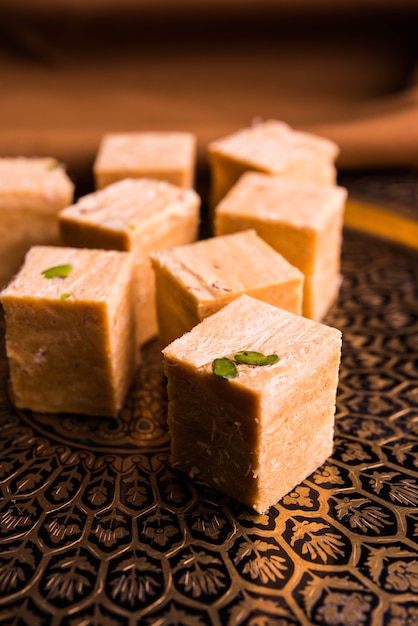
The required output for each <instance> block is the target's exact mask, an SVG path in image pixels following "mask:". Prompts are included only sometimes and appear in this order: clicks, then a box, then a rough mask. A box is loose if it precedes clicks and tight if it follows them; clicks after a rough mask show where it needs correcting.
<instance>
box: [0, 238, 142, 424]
mask: <svg viewBox="0 0 418 626" xmlns="http://www.w3.org/2000/svg"><path fill="white" fill-rule="evenodd" d="M133 290H134V283H133V256H132V255H131V253H129V252H118V251H106V250H77V249H74V248H64V247H55V246H35V247H33V248H31V249H30V250H29V252H28V253H27V255H26V258H25V262H24V264H23V266H22V268H21V270H20V271H19V273H18V274H17V276H16V277H15V278H14V279H13V280H12V281H11V282H10V283H9V285H8V286H7V287H6V288H5V289H4V290H3V291H2V292H1V294H0V299H1V302H2V304H3V308H4V312H5V319H6V351H7V357H8V361H9V366H10V379H11V386H12V396H13V398H12V399H13V402H14V404H15V405H16V406H17V407H18V408H21V409H30V410H33V411H40V412H47V413H49V412H52V413H57V412H63V413H82V414H89V415H99V416H116V415H117V413H118V411H119V410H120V409H121V407H122V405H123V402H124V399H125V396H126V394H127V392H128V389H129V387H130V385H131V383H132V381H133V377H134V374H135V371H136V367H137V363H138V353H137V350H136V348H135V342H134V341H132V337H134V333H135V319H134V312H133V306H132V302H133Z"/></svg>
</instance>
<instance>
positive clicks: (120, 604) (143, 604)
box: [0, 183, 418, 626]
mask: <svg viewBox="0 0 418 626" xmlns="http://www.w3.org/2000/svg"><path fill="white" fill-rule="evenodd" d="M417 184H418V183H417ZM342 274H343V283H342V285H341V290H340V295H339V300H338V302H336V303H335V305H334V306H333V307H332V309H331V310H330V312H329V314H328V315H327V317H326V319H325V322H326V323H329V324H330V325H332V326H335V327H337V328H340V329H341V330H342V332H343V345H342V361H341V375H340V381H339V387H338V395H337V411H336V422H335V437H334V449H333V454H332V455H331V456H330V457H329V458H328V459H327V460H326V462H325V463H324V464H323V465H322V466H320V467H318V468H317V469H316V470H315V471H314V472H313V474H312V475H311V476H309V477H307V478H306V479H305V480H304V481H303V482H301V483H300V484H298V485H295V486H294V487H293V489H291V491H290V492H289V493H287V494H285V495H284V497H283V498H282V499H281V500H280V502H278V503H277V505H275V506H272V507H271V508H270V510H269V511H267V512H266V513H264V514H258V513H255V512H254V511H253V510H252V509H250V508H249V507H246V506H244V505H242V504H240V503H238V502H235V501H234V500H233V498H231V497H229V496H228V497H226V496H224V495H223V494H221V493H219V492H217V491H216V490H214V489H211V488H209V487H207V486H204V485H202V484H200V483H199V482H197V481H194V480H191V479H190V478H189V477H187V476H184V475H183V474H181V473H180V472H178V471H177V470H175V469H173V468H171V467H170V463H169V458H170V445H169V443H170V441H169V433H168V428H167V421H166V418H167V396H166V386H165V385H166V381H165V378H164V374H163V370H162V365H161V353H160V350H159V347H158V345H157V342H150V344H148V345H147V346H146V347H145V348H144V350H143V362H142V364H141V366H140V369H139V371H138V376H137V378H136V380H135V383H134V385H133V389H132V393H130V395H129V397H128V399H127V402H126V403H125V406H124V407H123V410H122V411H121V414H120V415H119V416H118V418H117V419H115V420H110V419H102V418H89V417H87V416H82V415H79V416H75V415H48V414H37V413H31V412H30V411H20V410H17V409H15V408H13V407H12V405H11V404H10V401H9V399H8V395H7V385H8V370H7V361H6V359H5V353H4V345H3V343H4V342H3V343H2V342H0V383H1V384H0V623H2V624H3V623H4V624H7V625H8V626H17V624H25V625H26V624H28V625H30V626H45V625H46V624H50V623H54V624H58V623H59V624H62V626H136V625H137V624H141V625H142V624H143V625H144V626H166V625H168V624H181V625H182V626H206V624H213V626H224V624H234V626H267V625H268V626H305V625H308V624H309V626H311V625H312V626H369V625H370V624H386V625H387V626H406V625H408V626H409V624H411V626H412V625H415V624H416V625H417V626H418V609H417V602H416V599H417V597H418V567H417V563H418V461H417V458H416V457H417V451H418V415H417V411H416V406H417V405H416V402H417V395H416V382H417V373H416V371H415V370H414V367H413V364H414V363H416V362H417V358H418V334H417V332H416V328H418V313H416V310H417V309H416V302H417V300H418V263H417V262H416V256H411V253H410V251H407V250H403V249H402V248H400V247H397V246H394V247H392V246H389V245H388V243H387V242H385V243H383V242H381V241H379V240H374V239H370V238H367V237H363V236H359V234H358V233H357V234H353V233H350V232H346V233H345V235H344V249H343V256H342ZM400 277H402V280H401V279H400ZM402 281H406V282H405V284H403V283H402ZM0 331H2V337H4V320H3V318H2V317H1V315H0Z"/></svg>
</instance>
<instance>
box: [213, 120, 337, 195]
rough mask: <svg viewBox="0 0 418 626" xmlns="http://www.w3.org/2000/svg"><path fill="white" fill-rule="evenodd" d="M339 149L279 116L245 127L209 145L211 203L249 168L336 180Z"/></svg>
mask: <svg viewBox="0 0 418 626" xmlns="http://www.w3.org/2000/svg"><path fill="white" fill-rule="evenodd" d="M338 152H339V148H338V146H337V145H336V144H335V143H334V142H333V141H330V140H329V139H325V138H323V137H319V136H317V135H314V134H312V133H307V132H302V131H297V130H294V129H293V128H291V127H290V126H288V125H287V124H285V123H284V122H280V121H277V120H267V121H265V122H260V123H256V124H254V125H253V126H251V127H249V128H243V129H241V130H239V131H237V132H236V133H233V134H231V135H228V136H226V137H223V138H221V139H217V140H215V141H212V142H211V143H210V144H209V145H208V157H209V165H210V169H211V205H212V207H214V206H216V205H217V204H218V202H219V201H220V200H221V198H223V196H224V195H225V194H226V193H227V191H228V190H229V189H230V188H231V187H232V185H234V184H235V183H236V182H237V180H238V179H239V178H240V176H241V175H242V174H243V173H244V172H246V171H248V170H255V171H259V172H265V173H266V174H273V175H276V176H277V175H280V176H287V177H290V178H294V179H296V180H300V181H311V182H314V183H318V184H326V185H330V184H334V183H335V181H336V168H335V160H336V158H337V156H338Z"/></svg>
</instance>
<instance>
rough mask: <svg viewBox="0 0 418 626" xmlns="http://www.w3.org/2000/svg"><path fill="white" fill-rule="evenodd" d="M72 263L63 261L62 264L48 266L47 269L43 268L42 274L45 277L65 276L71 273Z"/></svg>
mask: <svg viewBox="0 0 418 626" xmlns="http://www.w3.org/2000/svg"><path fill="white" fill-rule="evenodd" d="M72 269H73V268H72V265H70V264H68V263H65V264H63V265H54V266H53V267H48V269H46V270H43V272H41V273H42V275H43V276H44V277H45V278H56V277H58V278H65V277H66V276H68V275H69V274H70V273H71V270H72Z"/></svg>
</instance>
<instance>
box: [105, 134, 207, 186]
mask: <svg viewBox="0 0 418 626" xmlns="http://www.w3.org/2000/svg"><path fill="white" fill-rule="evenodd" d="M195 167H196V136H195V135H194V134H193V133H188V132H175V131H154V132H125V133H107V134H105V135H104V136H103V137H102V140H101V142H100V145H99V149H98V152H97V155H96V159H95V162H94V165H93V170H94V178H95V185H96V188H97V189H102V188H103V187H106V186H107V185H110V184H111V183H114V182H116V181H118V180H121V179H123V178H141V177H147V178H157V179H163V180H168V181H169V182H171V183H173V184H174V185H178V186H179V187H193V184H194V177H195Z"/></svg>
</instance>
